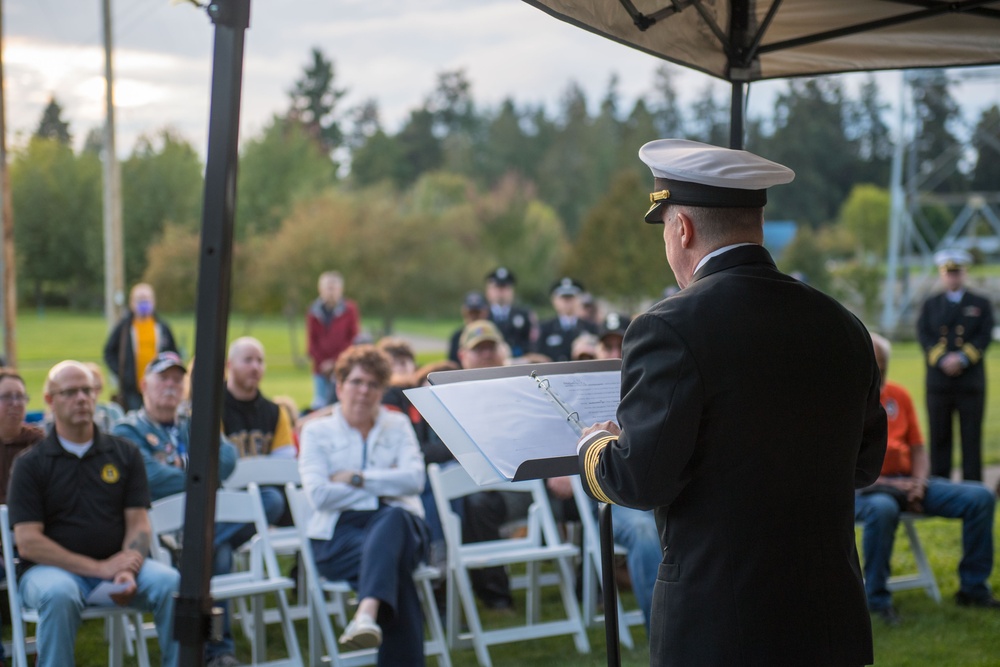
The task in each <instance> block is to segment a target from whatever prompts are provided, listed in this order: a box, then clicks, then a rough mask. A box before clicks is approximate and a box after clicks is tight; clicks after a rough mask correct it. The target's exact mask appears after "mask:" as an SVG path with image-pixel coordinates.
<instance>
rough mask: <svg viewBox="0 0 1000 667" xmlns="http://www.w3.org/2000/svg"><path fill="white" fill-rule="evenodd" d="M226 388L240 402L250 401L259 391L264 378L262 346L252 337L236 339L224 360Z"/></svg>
mask: <svg viewBox="0 0 1000 667" xmlns="http://www.w3.org/2000/svg"><path fill="white" fill-rule="evenodd" d="M226 369H227V370H228V374H227V375H226V388H228V389H229V392H230V393H231V394H232V395H233V396H235V397H236V398H238V399H240V400H241V401H250V400H253V399H254V398H256V397H257V393H258V392H259V391H260V381H261V379H262V378H263V377H264V369H265V364H264V344H263V343H261V342H260V341H259V340H257V339H256V338H253V337H252V336H243V337H242V338H237V339H236V340H234V341H233V342H232V344H230V346H229V355H228V357H227V359H226Z"/></svg>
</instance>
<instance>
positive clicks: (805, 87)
mask: <svg viewBox="0 0 1000 667" xmlns="http://www.w3.org/2000/svg"><path fill="white" fill-rule="evenodd" d="M847 118H848V117H847V106H846V100H845V98H844V94H843V89H842V87H841V84H840V83H839V82H838V81H837V80H835V79H832V78H829V77H824V78H815V79H804V80H796V81H793V82H791V83H789V85H788V89H787V90H786V91H785V92H784V93H781V94H779V95H778V98H777V101H776V105H775V131H774V133H773V134H772V135H770V136H769V137H765V138H762V139H761V145H760V148H759V151H760V153H762V154H763V155H764V156H765V157H767V158H768V159H771V160H774V161H776V162H780V163H781V164H784V165H787V166H788V167H790V168H792V169H794V170H795V174H796V176H795V183H794V184H793V185H792V186H789V187H778V188H773V189H772V190H771V191H770V192H769V193H768V201H769V204H768V217H769V218H771V219H790V220H796V221H799V222H805V223H808V224H811V225H813V226H817V225H821V224H825V223H828V222H831V221H833V219H834V218H835V217H836V215H837V211H838V210H839V209H840V205H841V203H842V202H843V201H844V199H845V198H846V197H847V194H848V192H850V189H851V187H852V185H853V184H854V174H855V173H856V172H857V168H858V159H857V150H856V148H855V146H856V142H855V141H854V140H852V139H850V138H849V137H848V136H847V134H846V130H845V128H846V124H847ZM755 149H756V147H755Z"/></svg>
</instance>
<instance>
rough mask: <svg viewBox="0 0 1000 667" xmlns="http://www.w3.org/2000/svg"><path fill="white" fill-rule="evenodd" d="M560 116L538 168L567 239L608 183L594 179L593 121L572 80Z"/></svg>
mask: <svg viewBox="0 0 1000 667" xmlns="http://www.w3.org/2000/svg"><path fill="white" fill-rule="evenodd" d="M560 115H561V118H562V125H561V127H559V131H558V132H556V133H555V135H554V137H553V141H552V144H551V146H550V147H549V149H548V151H547V152H546V154H545V156H544V158H543V159H542V164H541V166H540V168H539V174H538V181H539V191H540V192H542V193H544V194H543V196H544V198H545V199H546V201H548V202H549V203H550V204H551V205H552V206H553V207H555V209H556V211H557V212H558V213H559V217H560V218H561V219H562V221H563V223H564V224H565V225H566V231H567V233H568V234H569V236H570V238H575V236H576V232H577V230H578V229H579V227H580V224H581V223H582V221H583V215H584V213H585V212H586V210H587V209H588V208H590V206H592V205H593V203H594V202H595V201H596V200H597V197H598V196H599V195H600V193H601V192H602V188H603V187H606V185H607V184H606V183H601V184H599V183H597V182H596V181H595V180H594V178H593V175H594V169H593V167H594V164H593V156H592V155H591V154H590V151H589V150H588V149H589V147H590V146H591V145H592V143H591V141H592V140H591V125H592V120H591V118H590V116H589V114H588V112H587V98H586V94H585V93H584V92H583V89H582V88H580V86H579V85H578V84H577V83H575V82H574V83H571V84H570V86H569V88H568V89H567V90H566V93H565V95H564V96H563V99H562V112H561V114H560Z"/></svg>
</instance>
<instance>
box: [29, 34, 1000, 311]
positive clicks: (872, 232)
mask: <svg viewBox="0 0 1000 667" xmlns="http://www.w3.org/2000/svg"><path fill="white" fill-rule="evenodd" d="M670 67H671V66H663V67H661V68H660V69H659V70H657V72H656V74H655V77H654V81H653V82H652V84H651V86H650V89H649V93H648V94H647V95H646V96H643V97H641V98H639V99H637V100H635V102H634V103H632V104H631V105H630V106H628V108H626V105H624V104H623V102H622V99H621V96H620V95H619V93H618V90H617V80H616V78H614V77H612V78H611V80H610V81H609V82H608V85H607V88H606V90H605V92H604V94H603V96H602V97H601V98H600V99H599V100H596V101H595V103H592V102H591V100H588V99H587V97H586V94H585V93H584V91H583V90H582V88H581V87H580V86H579V85H578V84H576V83H574V82H570V83H569V84H568V85H567V86H566V89H565V91H564V93H563V95H562V98H561V100H560V102H559V104H558V106H557V109H556V110H555V111H554V112H550V111H547V110H546V109H545V108H544V107H543V106H542V105H532V104H521V103H518V102H517V101H516V100H515V99H513V98H510V99H506V100H504V101H503V102H502V103H500V104H499V105H498V106H497V107H494V108H491V107H485V106H482V105H480V104H478V103H477V102H476V100H475V97H474V94H473V85H472V82H471V81H469V80H468V78H467V77H466V76H465V74H464V72H463V71H461V70H456V71H447V72H442V73H440V74H439V75H438V77H437V81H436V85H435V87H434V89H433V90H432V91H430V92H429V93H428V94H427V96H426V98H425V99H424V100H423V101H422V102H420V103H419V104H418V105H416V106H415V107H414V108H412V109H411V110H410V112H409V114H408V116H407V118H406V119H405V120H404V122H403V123H402V124H401V125H400V127H399V128H398V129H396V130H395V131H392V130H389V129H387V128H385V127H384V126H383V124H382V122H381V120H380V115H379V108H378V101H377V100H373V99H372V100H366V101H363V102H361V103H359V104H355V105H354V106H348V105H347V100H348V99H349V91H348V90H345V89H342V88H340V87H338V84H337V77H336V68H335V65H334V62H333V61H332V60H331V59H329V58H327V57H326V56H325V55H324V54H323V53H322V51H320V50H319V49H313V50H312V51H311V53H310V55H309V61H308V63H307V64H306V65H305V66H304V67H303V70H302V72H301V73H300V75H299V77H298V78H297V79H295V80H294V81H293V82H292V84H291V86H290V88H289V92H288V105H287V109H286V110H285V111H284V112H283V113H279V114H275V115H274V116H273V117H272V118H271V120H270V122H268V123H267V124H266V125H265V127H263V129H262V130H261V131H260V133H259V134H257V135H256V136H252V137H249V138H246V139H245V140H244V141H243V143H242V146H241V150H240V165H239V176H238V185H237V195H238V200H237V210H236V234H237V236H236V243H235V249H234V252H235V257H234V271H235V274H234V282H233V288H234V294H233V297H234V307H235V308H237V309H239V310H240V311H242V312H245V313H250V314H253V313H280V312H285V313H287V314H289V315H290V316H292V315H294V316H295V317H298V316H299V315H300V313H301V311H302V309H304V308H305V306H306V305H307V304H308V303H309V301H310V300H311V299H312V298H314V296H315V281H316V277H317V276H318V275H319V273H320V272H322V271H324V270H328V269H332V268H336V269H338V270H340V271H341V272H342V273H343V274H344V275H345V276H346V278H347V291H348V293H349V294H350V295H351V296H352V298H355V299H357V300H358V301H359V303H360V305H361V307H362V309H363V310H364V312H366V313H368V314H379V315H382V316H383V317H385V318H386V319H387V320H391V318H392V317H395V316H398V315H419V314H427V315H454V314H455V313H456V312H457V310H458V304H459V303H460V302H461V297H462V295H463V294H464V292H465V291H467V290H469V289H476V288H479V287H480V286H481V285H482V282H483V276H484V275H485V273H486V272H487V271H488V270H489V269H490V268H491V267H492V266H494V265H496V264H501V263H502V264H505V265H507V266H509V267H511V268H512V269H513V270H514V271H515V272H516V273H517V274H518V276H519V278H520V281H519V283H520V284H519V287H520V289H519V292H520V296H521V297H522V298H524V299H525V300H527V301H529V302H531V303H533V304H536V305H538V304H544V303H545V302H546V301H547V290H548V286H549V284H550V283H551V282H552V281H553V280H555V279H556V278H557V277H558V276H560V275H562V274H565V273H569V274H571V275H574V276H576V277H577V278H578V279H580V280H581V281H582V282H583V283H584V284H585V285H586V286H587V287H588V288H589V289H590V290H591V291H593V292H594V293H595V294H597V295H598V296H601V297H605V298H609V299H612V300H615V301H618V302H619V303H622V304H624V305H625V306H626V307H631V306H633V305H634V304H637V303H638V302H639V301H640V300H642V299H646V298H655V297H657V296H658V295H659V294H661V293H662V291H663V289H664V288H665V287H667V286H669V285H670V284H671V283H672V281H673V278H672V276H671V275H670V272H669V269H668V268H667V267H666V264H665V262H664V261H663V259H662V252H663V251H662V239H661V238H660V233H661V230H659V229H658V228H656V227H654V226H649V225H644V224H642V222H641V215H642V213H643V211H644V207H645V205H646V202H647V200H648V191H649V187H650V183H649V182H650V178H649V176H648V171H647V170H646V168H645V166H643V165H642V164H641V163H640V162H639V160H638V159H637V158H636V150H637V148H638V147H639V146H640V145H641V144H642V143H644V142H645V141H647V140H649V139H652V138H656V137H665V136H674V137H687V138H692V139H697V140H700V141H706V142H709V143H714V144H717V145H725V144H726V142H727V141H728V132H729V110H728V101H722V100H719V99H717V98H716V96H715V93H714V92H713V89H712V88H711V87H709V86H706V88H705V89H704V90H703V91H701V93H700V94H699V95H698V96H697V97H696V99H695V101H694V102H693V103H691V104H690V105H688V106H687V107H686V108H685V107H682V105H681V104H680V102H679V100H678V95H677V91H676V89H675V81H674V74H673V70H671V68H670ZM920 81H921V83H920V89H919V91H918V94H917V95H916V96H915V106H916V112H917V118H918V123H919V127H920V129H919V132H918V135H917V136H919V137H920V139H919V141H918V145H917V146H915V147H913V148H914V150H915V152H916V154H917V156H918V158H919V162H918V164H919V165H920V169H923V170H924V171H927V172H928V173H929V172H930V171H931V170H932V167H933V169H934V173H936V174H944V176H941V177H938V178H936V179H935V180H934V182H933V183H930V184H928V185H929V189H933V190H935V191H938V192H942V193H954V192H964V191H968V190H971V189H989V190H992V189H995V188H996V183H1000V173H997V172H998V170H1000V160H997V155H996V148H995V146H996V145H998V141H997V139H998V134H1000V110H998V108H997V107H996V106H993V107H991V108H989V109H987V110H986V111H985V112H983V114H982V116H981V118H980V120H979V126H978V128H977V131H976V132H975V133H974V134H973V143H972V151H971V152H970V151H969V150H964V148H963V147H964V145H965V144H964V141H963V140H962V138H961V137H960V136H959V134H958V130H959V123H960V114H959V108H958V105H957V103H956V102H955V100H954V99H953V98H952V96H951V92H950V86H951V85H952V82H951V81H950V80H949V79H948V77H947V75H946V73H944V72H934V73H931V74H930V75H926V76H924V77H922V78H921V80H920ZM886 111H887V105H886V104H885V103H884V102H883V101H882V100H881V98H880V96H879V90H878V86H877V84H876V82H875V80H874V79H873V78H868V79H867V80H866V81H865V83H864V84H863V85H862V86H861V88H860V90H859V92H858V94H857V95H856V96H854V97H852V96H851V95H849V94H848V93H847V91H845V89H844V86H843V83H842V81H841V80H840V79H838V78H836V77H823V78H810V79H798V80H791V81H789V82H788V83H787V84H786V87H785V88H784V90H783V91H782V92H781V93H780V94H778V96H777V98H776V101H775V105H774V110H773V113H772V114H770V115H768V116H766V117H751V118H749V119H748V123H747V135H748V136H747V142H746V143H747V148H748V149H749V150H753V151H755V152H758V153H760V154H762V155H764V156H766V157H768V158H770V159H773V160H776V161H778V162H782V163H784V164H787V165H788V166H790V167H791V168H793V169H794V170H795V171H796V173H797V178H796V180H795V182H794V183H793V185H791V186H788V187H784V188H776V189H774V190H773V191H772V193H771V195H770V203H769V205H768V211H767V215H768V219H772V220H778V219H787V220H794V221H796V222H798V223H799V227H800V233H799V234H797V237H796V241H795V242H794V243H793V245H792V247H790V248H789V249H788V251H787V252H786V253H785V256H784V257H783V262H782V263H783V264H784V265H785V266H784V268H786V269H788V270H797V271H800V272H801V273H803V274H804V275H805V276H806V277H807V278H808V279H809V280H810V281H811V282H814V283H815V284H817V285H818V286H820V287H821V288H822V289H825V290H827V291H830V292H833V293H836V294H837V295H838V296H842V297H845V298H849V299H850V300H852V301H853V302H855V303H858V304H860V307H861V308H862V309H868V308H873V307H874V304H873V302H871V301H872V300H873V299H876V298H877V289H875V290H873V288H872V287H871V283H872V282H873V281H876V282H877V281H878V280H879V275H878V271H879V269H878V261H877V259H878V258H879V257H881V256H882V255H884V248H885V243H886V241H885V237H886V231H885V230H886V225H887V221H888V209H889V206H888V195H887V193H886V188H887V186H888V181H889V170H890V165H891V158H892V150H893V146H892V143H891V141H890V136H889V130H888V127H887V125H886V122H885V119H884V116H885V114H886ZM61 114H62V109H61V108H60V106H59V104H58V102H57V101H56V99H55V98H54V97H53V99H52V100H51V101H50V103H49V105H48V106H47V108H46V109H45V111H44V113H43V115H42V118H41V119H40V122H39V125H38V128H37V130H36V131H35V133H34V134H33V135H32V136H31V138H30V140H28V141H27V143H26V144H25V145H23V146H21V147H18V148H17V149H16V150H15V152H14V158H13V161H12V164H11V188H12V199H13V205H14V216H15V225H16V233H15V243H16V248H17V256H18V275H19V291H20V295H21V298H22V299H23V300H24V302H26V303H36V304H40V305H41V304H57V305H68V306H70V307H73V308H96V307H99V304H100V302H101V295H102V285H103V282H102V276H103V267H102V258H103V252H102V238H101V196H102V195H101V183H100V180H101V139H100V132H99V131H98V130H92V131H91V132H90V134H88V135H87V139H86V141H85V142H84V145H83V148H82V149H81V150H80V151H79V152H76V151H74V150H73V148H72V141H71V139H72V137H71V134H70V128H69V126H68V124H67V123H65V121H63V120H62V116H61ZM947 160H951V161H952V163H953V164H951V167H952V168H951V169H942V162H943V161H947ZM203 168H204V167H203V165H202V163H201V161H200V158H199V156H198V152H197V151H196V150H195V149H194V148H193V147H192V146H191V144H190V143H189V142H188V141H187V140H185V139H184V138H183V137H181V136H179V135H178V134H177V133H176V132H174V131H173V130H171V129H169V128H165V129H161V130H158V131H156V132H155V133H153V134H151V135H148V136H144V137H142V138H140V139H139V140H138V142H137V143H136V145H135V146H134V147H133V149H132V152H131V154H130V155H129V156H128V157H127V158H126V159H125V160H124V161H123V162H122V164H121V171H122V193H123V230H124V248H125V271H126V280H127V281H128V282H129V283H133V282H136V281H138V280H140V279H142V280H147V281H149V282H151V283H153V284H154V285H155V286H156V288H157V291H158V295H159V299H160V306H161V308H162V309H164V310H189V309H192V308H193V307H194V299H195V291H196V281H195V279H194V278H195V276H196V274H197V256H198V253H197V247H198V239H199V237H198V229H199V223H200V220H199V216H200V214H201V197H202V188H203ZM927 217H928V219H929V220H930V224H931V225H937V226H939V227H941V228H942V230H943V229H946V228H947V226H948V224H950V220H948V216H947V212H946V211H943V210H938V211H937V212H934V211H930V212H929V213H928V214H927ZM831 260H836V261H834V262H831ZM870 302H871V303H870Z"/></svg>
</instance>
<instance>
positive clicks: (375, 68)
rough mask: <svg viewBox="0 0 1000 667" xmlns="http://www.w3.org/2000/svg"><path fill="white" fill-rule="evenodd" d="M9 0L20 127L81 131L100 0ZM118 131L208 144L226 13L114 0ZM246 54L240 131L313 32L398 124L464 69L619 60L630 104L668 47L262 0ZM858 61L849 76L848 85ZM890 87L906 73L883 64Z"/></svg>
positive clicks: (503, 75) (491, 13) (549, 93)
mask: <svg viewBox="0 0 1000 667" xmlns="http://www.w3.org/2000/svg"><path fill="white" fill-rule="evenodd" d="M0 1H2V2H3V11H4V17H3V20H4V67H5V75H6V79H7V87H6V105H7V122H8V133H9V134H8V141H9V142H11V143H13V144H14V145H17V144H18V143H20V142H21V141H22V140H23V137H25V136H27V135H29V134H30V133H31V132H33V131H34V129H35V127H36V126H37V123H38V119H39V117H40V114H41V111H42V109H43V108H44V106H45V104H46V103H47V102H48V99H49V96H50V95H52V94H55V96H56V98H57V99H58V101H59V103H60V104H61V105H62V107H63V109H64V112H65V118H66V119H67V120H69V121H70V123H71V131H72V132H73V134H74V138H75V140H76V143H77V145H79V144H80V143H81V142H82V140H83V138H84V136H85V135H86V133H87V131H88V130H89V129H90V128H92V127H95V126H98V125H100V124H101V123H102V122H103V114H104V92H103V91H104V82H103V71H104V70H103V46H102V44H103V37H102V32H101V27H100V26H101V0H0ZM112 7H113V16H114V42H115V61H114V65H115V76H116V79H117V82H116V86H115V93H116V107H117V109H116V111H117V121H118V134H117V139H118V146H119V152H120V153H121V154H123V155H125V154H127V153H129V152H130V151H131V149H132V146H133V145H134V143H135V139H136V138H137V137H138V136H139V135H140V134H142V133H151V132H155V131H156V130H158V129H159V128H162V127H164V126H171V127H173V128H176V129H177V130H179V131H180V132H181V134H182V135H183V136H184V137H186V138H187V139H188V140H190V141H191V142H193V143H194V145H195V147H196V148H197V149H198V151H199V152H201V153H202V154H204V147H205V143H206V141H207V124H208V105H209V83H210V74H211V59H212V40H213V36H214V26H213V25H212V23H211V21H210V20H209V19H208V16H207V15H206V13H205V11H204V10H203V9H197V8H195V7H193V6H192V5H190V4H187V3H184V4H177V5H175V4H171V2H170V0H112ZM250 20H251V25H250V30H249V31H248V32H247V45H246V58H245V62H244V78H243V105H242V122H241V137H242V138H246V137H248V136H252V135H255V134H257V133H258V132H259V130H260V128H261V127H262V125H263V124H264V123H266V122H267V121H268V119H269V118H270V117H271V116H272V114H274V113H281V112H283V111H284V110H285V109H286V108H287V102H288V96H287V91H288V89H289V88H290V87H291V85H292V83H293V81H294V80H295V79H296V78H298V77H299V76H300V74H301V72H302V68H303V66H304V65H305V64H306V63H307V61H308V58H309V51H310V49H311V48H312V47H313V46H317V47H319V48H320V49H321V50H322V51H323V52H324V53H325V54H326V56H327V57H328V58H330V59H332V60H333V61H334V64H335V66H336V72H337V83H338V86H339V87H341V88H347V90H348V94H347V96H346V97H345V98H344V100H343V102H342V104H343V105H344V106H345V107H349V106H353V105H355V104H358V103H360V102H362V101H364V100H366V99H369V98H374V99H376V100H377V101H378V105H379V108H380V111H381V115H382V121H383V124H384V125H385V126H386V127H387V129H389V130H395V129H396V128H397V127H398V125H399V123H400V121H401V120H402V119H403V118H404V117H405V116H406V114H407V113H408V111H409V110H410V109H412V108H414V107H416V106H418V105H420V104H421V102H422V101H423V99H424V97H426V95H427V94H428V93H430V92H431V91H432V90H433V88H434V85H435V82H436V77H437V75H438V74H439V73H440V72H443V71H450V70H456V69H464V70H465V72H466V74H467V76H468V78H469V79H470V80H471V81H472V85H473V97H474V99H475V101H476V102H477V104H479V105H480V106H490V107H495V106H496V105H497V104H498V103H499V102H500V101H502V100H503V99H504V98H506V97H512V98H513V99H515V100H516V101H517V102H518V103H519V104H521V105H523V104H527V103H531V104H539V103H544V104H546V105H548V106H549V107H550V108H552V109H554V108H555V107H556V105H557V104H558V100H559V99H560V97H561V95H562V94H563V92H564V91H565V90H566V88H567V86H568V85H569V83H570V81H575V82H576V83H577V84H579V85H580V86H582V87H583V88H584V90H585V91H586V92H587V95H588V99H589V100H591V102H593V103H596V101H597V100H598V99H599V98H600V96H601V95H602V94H603V93H604V91H605V90H606V89H607V84H608V81H609V79H610V77H611V76H612V74H617V75H618V77H619V92H620V93H621V96H622V98H623V103H624V105H625V106H624V108H626V109H627V108H629V107H630V106H631V103H632V102H633V101H634V99H635V98H636V97H637V96H640V95H642V94H644V93H645V92H646V91H647V90H648V89H649V88H650V86H651V84H652V82H653V79H654V77H653V72H654V70H655V69H656V67H657V66H658V65H659V64H661V62H662V61H658V60H656V59H654V58H652V57H650V56H648V55H645V54H641V53H638V52H636V51H633V50H631V49H628V48H626V47H624V46H621V45H620V44H615V43H612V42H610V41H608V40H605V39H602V38H600V37H597V36H595V35H592V34H590V33H587V32H584V31H582V30H580V29H578V28H574V27H572V26H569V25H566V24H564V23H562V22H560V21H557V20H555V19H553V18H551V17H549V16H548V15H546V14H544V13H542V12H540V11H539V10H537V9H534V8H532V7H530V6H528V5H527V4H525V3H523V2H520V1H519V0H410V1H406V0H403V1H400V0H253V2H252V4H251V19H250ZM676 71H677V73H678V78H677V79H676V85H677V88H678V92H679V93H680V95H681V97H682V103H683V104H685V105H686V104H687V103H688V102H689V101H690V100H691V99H693V98H695V97H697V96H699V95H700V94H701V93H702V92H703V91H704V89H705V87H706V86H709V85H712V86H715V87H716V88H717V90H718V94H719V96H720V99H728V88H727V86H726V85H725V84H723V83H722V82H718V81H716V80H714V79H711V78H710V77H708V76H705V75H702V74H698V73H694V72H690V71H689V70H684V69H682V68H679V67H678V68H676ZM979 71H980V72H983V73H986V74H988V76H986V77H985V78H979V79H977V80H976V81H974V82H966V83H965V84H963V85H962V86H961V87H959V88H956V89H955V91H954V94H955V95H956V98H957V99H958V100H959V102H960V103H961V104H963V106H964V107H966V108H967V109H968V110H969V111H968V113H969V115H970V117H972V118H973V119H974V118H975V117H976V116H977V115H978V112H979V110H980V109H981V108H982V107H983V106H985V105H986V104H990V103H996V102H997V100H998V99H1000V71H998V70H997V69H996V68H991V69H988V70H979ZM860 80H861V79H860V76H852V77H846V82H847V85H848V86H849V88H853V87H854V86H856V85H857V83H858V82H859V81H860ZM880 81H881V82H882V83H883V86H882V89H883V91H884V93H883V94H884V95H885V97H886V100H885V101H886V102H888V103H892V104H895V102H896V101H897V98H898V92H897V91H898V88H897V83H898V81H899V74H898V73H889V74H885V75H882V76H881V78H880ZM784 85H785V84H784V83H781V82H772V83H760V84H754V85H753V86H751V93H750V103H751V114H753V115H761V114H764V113H766V111H767V109H768V108H769V107H770V103H771V100H772V99H773V95H774V91H775V90H776V89H778V88H779V87H783V86H784Z"/></svg>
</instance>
